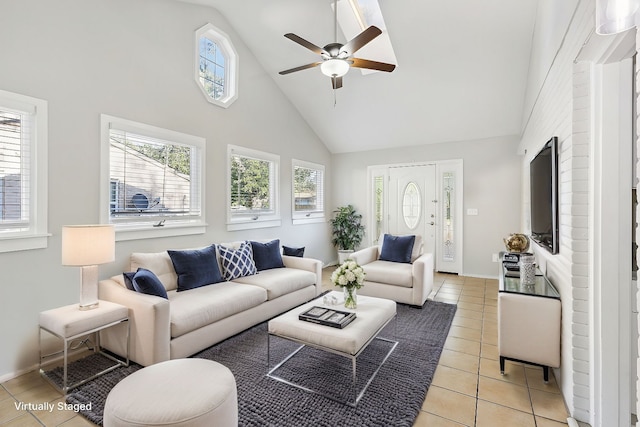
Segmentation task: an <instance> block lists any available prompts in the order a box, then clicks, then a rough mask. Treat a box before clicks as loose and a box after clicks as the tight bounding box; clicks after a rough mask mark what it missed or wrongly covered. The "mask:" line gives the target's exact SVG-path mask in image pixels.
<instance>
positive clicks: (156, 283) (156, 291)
mask: <svg viewBox="0 0 640 427" xmlns="http://www.w3.org/2000/svg"><path fill="white" fill-rule="evenodd" d="M131 282H132V283H133V289H135V291H136V292H140V293H142V294H147V295H155V296H158V297H162V298H165V299H167V291H166V290H165V289H164V286H163V285H162V282H161V281H160V279H158V277H157V276H156V275H155V274H153V272H152V271H151V270H147V269H146V268H139V269H138V271H136V274H135V275H134V276H133V279H132V280H131Z"/></svg>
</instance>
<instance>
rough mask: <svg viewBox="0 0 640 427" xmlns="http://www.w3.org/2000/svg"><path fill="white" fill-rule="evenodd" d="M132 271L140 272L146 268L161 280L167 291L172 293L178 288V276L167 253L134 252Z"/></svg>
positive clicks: (132, 255)
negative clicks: (140, 269) (139, 270)
mask: <svg viewBox="0 0 640 427" xmlns="http://www.w3.org/2000/svg"><path fill="white" fill-rule="evenodd" d="M130 260H131V271H138V268H146V269H147V270H151V271H153V273H154V274H155V275H156V276H157V277H158V279H160V281H161V282H162V285H163V286H164V288H165V289H166V290H167V291H172V290H174V289H176V288H177V287H178V275H177V274H176V270H175V269H174V268H173V263H172V262H171V257H169V254H168V253H167V251H164V252H155V253H143V252H134V253H132V254H131V258H130Z"/></svg>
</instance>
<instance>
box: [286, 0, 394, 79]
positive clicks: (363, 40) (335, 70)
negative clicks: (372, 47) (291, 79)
mask: <svg viewBox="0 0 640 427" xmlns="http://www.w3.org/2000/svg"><path fill="white" fill-rule="evenodd" d="M334 14H335V40H336V41H335V42H334V43H329V44H328V45H326V46H325V47H323V48H321V47H319V46H316V45H315V44H313V43H311V42H309V41H307V40H305V39H303V38H302V37H300V36H297V35H295V34H293V33H287V34H285V35H284V36H285V37H286V38H288V39H289V40H291V41H294V42H296V43H298V44H299V45H301V46H303V47H306V48H307V49H309V50H310V51H312V52H314V53H316V54H318V55H320V56H321V57H322V60H321V61H317V62H312V63H311V64H306V65H301V66H299V67H295V68H290V69H288V70H284V71H280V73H279V74H280V75H285V74H290V73H294V72H296V71H302V70H306V69H309V68H315V67H317V66H320V70H321V71H322V74H324V75H326V76H328V77H331V86H332V87H333V89H340V88H341V87H342V76H344V75H345V74H347V72H348V71H349V68H350V67H355V68H368V69H371V70H378V71H386V72H391V71H393V70H394V69H395V68H396V66H395V65H394V64H388V63H385V62H377V61H371V60H369V59H361V58H354V57H353V54H354V53H356V52H357V51H358V50H359V49H360V48H362V47H363V46H365V45H366V44H367V43H369V42H370V41H372V40H373V39H375V38H376V37H378V36H379V35H380V34H382V31H381V30H380V29H379V28H378V27H376V26H373V25H372V26H370V27H369V28H367V29H366V30H364V31H363V32H361V33H360V34H358V35H357V36H355V37H354V38H353V39H351V40H349V41H348V42H347V43H345V44H344V45H343V44H340V43H338V41H337V40H338V5H337V0H336V1H335V3H334Z"/></svg>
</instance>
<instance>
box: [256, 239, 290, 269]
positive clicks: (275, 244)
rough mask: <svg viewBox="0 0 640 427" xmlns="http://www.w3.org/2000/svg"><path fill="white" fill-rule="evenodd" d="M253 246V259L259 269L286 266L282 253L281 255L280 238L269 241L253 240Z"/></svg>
mask: <svg viewBox="0 0 640 427" xmlns="http://www.w3.org/2000/svg"><path fill="white" fill-rule="evenodd" d="M251 248H252V249H253V260H254V261H255V263H256V268H257V269H258V271H262V270H269V269H271V268H282V267H284V263H283V262H282V255H280V240H279V239H276V240H272V241H270V242H267V243H261V242H255V241H252V242H251Z"/></svg>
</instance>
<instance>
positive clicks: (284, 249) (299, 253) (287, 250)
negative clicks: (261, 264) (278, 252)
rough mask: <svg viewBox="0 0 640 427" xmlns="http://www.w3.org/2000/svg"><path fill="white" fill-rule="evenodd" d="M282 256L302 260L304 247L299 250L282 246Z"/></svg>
mask: <svg viewBox="0 0 640 427" xmlns="http://www.w3.org/2000/svg"><path fill="white" fill-rule="evenodd" d="M282 254H283V255H287V256H297V257H300V258H302V257H303V256H304V246H303V247H301V248H290V247H289V246H282Z"/></svg>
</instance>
